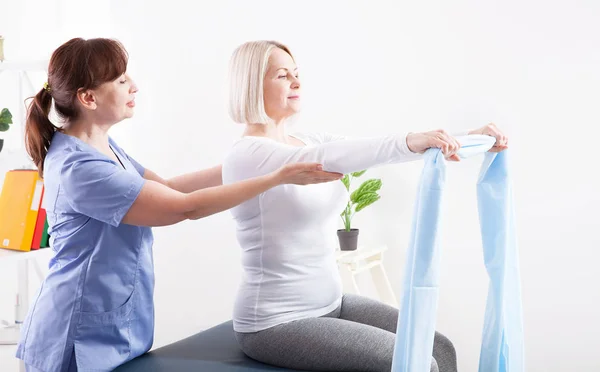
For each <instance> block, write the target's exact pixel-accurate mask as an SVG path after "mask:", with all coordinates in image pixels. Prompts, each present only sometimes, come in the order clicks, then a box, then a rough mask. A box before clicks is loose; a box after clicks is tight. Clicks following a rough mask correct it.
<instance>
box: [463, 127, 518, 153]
mask: <svg viewBox="0 0 600 372" xmlns="http://www.w3.org/2000/svg"><path fill="white" fill-rule="evenodd" d="M469 134H484V135H487V136H491V137H494V138H496V143H495V144H494V147H492V148H491V149H490V152H500V151H502V150H506V149H507V148H508V137H506V136H505V135H504V133H502V131H501V130H500V129H498V127H497V126H496V125H495V124H494V123H490V124H488V125H486V126H483V127H481V128H479V129H475V130H472V131H470V132H469Z"/></svg>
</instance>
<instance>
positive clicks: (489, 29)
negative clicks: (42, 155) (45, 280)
mask: <svg viewBox="0 0 600 372" xmlns="http://www.w3.org/2000/svg"><path fill="white" fill-rule="evenodd" d="M109 9H110V10H109V12H110V18H109V19H110V25H109V26H106V29H105V30H107V31H106V33H107V35H108V36H115V37H118V38H120V39H121V40H122V41H124V42H125V45H126V47H127V48H128V50H129V52H130V55H131V73H132V74H133V77H134V79H136V81H137V83H138V85H139V86H140V93H139V94H138V100H137V102H138V105H137V114H136V117H135V118H134V119H132V120H130V121H129V122H125V123H122V124H121V125H120V128H118V129H117V128H115V129H117V133H118V139H119V140H121V143H122V144H123V145H124V146H125V147H126V148H127V149H129V151H130V153H131V154H132V155H133V156H135V157H136V158H137V159H138V160H139V161H141V162H142V163H143V164H145V165H146V166H147V167H148V168H151V169H153V170H154V171H156V172H157V173H159V174H161V175H162V176H164V177H169V176H174V175H177V174H180V173H183V172H187V171H193V170H196V169H199V168H204V167H208V166H211V165H213V164H215V163H218V162H219V161H220V159H221V158H222V156H223V154H224V153H225V151H226V149H227V147H228V145H229V143H230V142H231V141H232V140H233V139H234V138H235V137H236V136H237V135H238V134H239V132H240V130H241V128H240V127H237V126H235V125H234V124H232V123H231V122H230V120H229V119H228V117H227V115H226V106H225V103H226V90H225V89H226V84H225V82H226V73H227V63H228V59H229V56H230V54H231V52H232V51H233V49H234V48H235V47H236V46H237V45H238V44H240V43H242V42H244V41H246V40H252V39H277V40H280V41H283V42H284V43H287V44H288V45H289V46H290V48H291V49H292V51H293V52H294V54H295V55H296V57H297V61H298V63H299V66H300V71H301V78H302V83H303V90H304V105H305V110H304V112H303V114H302V116H301V120H300V123H299V126H300V127H301V128H306V129H307V130H326V131H329V132H334V133H342V134H348V135H360V136H363V135H364V136H367V135H376V134H386V133H391V132H396V131H400V132H404V131H421V130H428V129H436V128H439V127H442V128H446V129H449V130H452V131H455V130H463V129H466V128H474V127H477V126H480V125H483V124H485V123H487V122H488V121H494V122H496V123H497V124H498V125H500V126H501V127H502V128H503V129H504V130H505V131H506V132H507V134H508V135H509V136H510V143H511V149H510V151H511V159H512V169H513V172H514V177H515V192H516V203H517V218H518V230H519V231H518V233H519V243H520V251H521V256H520V260H521V271H522V282H523V307H524V322H525V331H526V353H527V354H526V355H527V364H528V371H533V372H537V371H540V372H542V371H543V372H547V371H548V372H554V371H557V372H558V371H565V370H571V371H588V370H597V369H600V362H598V361H597V360H596V359H594V358H593V357H592V356H593V355H594V353H595V351H596V350H597V349H598V346H599V342H598V341H597V338H596V337H597V335H598V333H599V332H600V321H599V320H597V314H599V313H600V292H599V291H598V289H597V283H598V282H599V280H600V274H598V270H597V269H596V266H597V264H596V262H597V261H598V260H599V259H600V254H599V253H598V252H597V249H598V248H600V238H598V235H597V234H596V230H598V228H599V227H600V222H599V220H598V218H597V217H596V215H597V213H596V211H597V210H598V209H599V208H600V196H599V195H598V192H597V191H598V189H599V186H600V184H599V181H598V177H597V176H598V170H597V169H598V166H597V165H596V164H595V161H594V158H595V155H596V152H597V151H596V148H597V145H596V144H597V142H598V140H597V138H598V137H599V136H600V129H599V126H598V125H599V124H600V121H599V119H600V113H599V110H598V107H600V106H599V105H598V102H599V101H600V89H599V87H600V72H599V71H600V69H599V68H598V66H600V49H598V47H597V46H598V45H599V42H600V36H599V35H600V25H599V24H598V22H597V19H598V17H599V16H600V6H599V5H598V4H597V3H595V2H592V1H573V2H569V3H568V4H567V3H559V2H548V1H546V2H543V1H528V2H516V1H510V2H507V1H505V2H502V3H500V2H494V3H492V2H485V3H483V2H478V1H474V0H473V1H466V0H462V1H454V2H452V3H451V4H450V3H448V2H442V1H437V2H426V3H423V2H421V3H416V2H410V3H409V2H403V3H399V2H397V1H373V2H368V3H367V2H357V1H354V2H348V1H345V2H342V1H330V2H322V3H319V4H318V5H317V2H311V3H309V4H306V3H300V2H296V3H282V2H277V1H260V2H257V1H254V2H251V3H250V2H243V1H239V2H233V1H221V2H209V3H198V4H194V6H193V7H192V6H191V5H189V4H184V2H183V1H170V2H168V3H164V4H160V3H159V4H150V3H148V2H143V3H142V2H141V1H138V2H131V1H130V2H120V1H112V2H111V3H110V8H109ZM64 21H65V22H69V21H70V20H67V19H65V20H64ZM84 29H85V28H83V27H82V28H80V30H84ZM20 31H21V32H25V30H20ZM0 32H1V30H0ZM70 32H73V30H70ZM356 156H359V155H358V154H357V155H356ZM420 167H421V163H412V164H403V165H399V166H387V167H383V168H379V169H374V170H371V171H369V172H368V173H367V174H366V175H365V177H366V176H378V177H381V178H382V179H383V183H384V187H383V190H382V195H383V199H382V201H380V202H378V203H376V204H375V205H373V206H372V207H370V208H369V209H367V210H365V211H363V212H361V213H359V214H358V215H357V217H356V218H355V224H356V226H358V227H360V229H361V241H362V242H364V243H365V244H387V245H388V246H389V247H390V248H391V251H390V252H389V253H388V255H387V256H386V266H387V268H388V273H389V276H390V278H391V280H392V283H393V286H394V289H395V290H396V292H397V293H398V295H399V294H400V290H401V285H402V283H401V278H402V270H403V258H404V253H405V246H406V243H407V241H408V238H409V236H408V232H409V227H410V221H411V212H412V203H413V199H414V195H415V190H416V186H417V183H418V177H419V171H420ZM478 169H479V162H478V160H477V159H472V160H469V161H466V162H464V163H463V164H460V165H459V164H453V165H452V166H451V172H450V173H449V177H448V178H449V185H448V190H447V198H446V210H447V215H446V216H445V221H444V227H443V234H444V242H445V246H444V259H443V264H442V265H443V267H442V269H443V272H442V281H443V283H442V286H441V292H440V293H441V294H440V311H439V317H438V329H439V330H441V331H442V332H444V333H446V334H447V335H448V336H449V337H450V338H451V339H452V340H453V341H454V343H455V344H456V346H457V349H458V352H459V363H460V368H461V371H475V370H476V366H477V359H478V353H479V347H478V345H479V343H480V335H481V326H482V322H483V311H484V305H485V295H486V291H487V277H486V274H485V270H484V268H483V264H482V255H481V248H480V246H479V235H478V223H477V211H476V204H475V203H476V200H475V194H474V191H475V188H474V183H475V180H476V173H477V172H478ZM233 228H234V226H233V223H232V221H231V218H230V217H229V214H228V213H222V214H220V215H216V216H213V217H210V218H207V219H205V220H202V221H199V222H186V223H182V224H179V225H178V226H173V227H168V228H160V229H155V238H156V244H155V262H156V274H157V282H156V308H157V328H156V346H160V345H162V344H164V343H168V342H171V341H173V340H176V339H179V338H181V337H184V336H185V335H188V334H190V333H192V332H195V331H197V330H199V329H203V328H206V327H210V326H212V325H214V324H216V323H218V322H221V321H224V320H226V319H228V318H230V313H231V308H232V302H233V296H234V294H235V290H236V287H237V284H238V281H239V274H240V269H239V257H240V255H239V249H238V247H237V245H236V242H235V238H234V234H233ZM332 233H334V232H332ZM1 301H4V299H2V300H0V303H2V302H1ZM4 308H5V307H4V306H2V307H0V309H4ZM9 314H10V313H9ZM7 316H9V315H6V316H4V315H3V314H2V313H0V317H7Z"/></svg>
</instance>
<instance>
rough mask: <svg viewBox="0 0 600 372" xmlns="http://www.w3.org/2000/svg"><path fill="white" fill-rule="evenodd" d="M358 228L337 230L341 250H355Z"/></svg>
mask: <svg viewBox="0 0 600 372" xmlns="http://www.w3.org/2000/svg"><path fill="white" fill-rule="evenodd" d="M358 232H359V230H358V229H350V231H346V230H345V229H340V230H338V231H337V235H338V240H339V241H340V249H341V250H342V251H355V250H356V248H357V247H358Z"/></svg>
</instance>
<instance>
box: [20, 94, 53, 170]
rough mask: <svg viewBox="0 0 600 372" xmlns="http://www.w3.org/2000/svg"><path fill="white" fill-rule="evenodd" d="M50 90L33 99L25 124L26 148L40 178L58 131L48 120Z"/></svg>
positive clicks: (50, 100) (50, 98)
mask: <svg viewBox="0 0 600 372" xmlns="http://www.w3.org/2000/svg"><path fill="white" fill-rule="evenodd" d="M48 90H49V88H47V87H44V88H42V90H40V91H39V92H38V94H36V95H35V97H33V101H32V102H31V104H30V106H29V110H28V112H27V120H26V122H25V147H26V149H27V153H28V154H29V156H30V157H31V159H32V160H33V162H34V163H35V165H36V166H37V168H38V172H39V174H40V177H43V174H44V159H45V158H46V154H47V153H48V148H49V147H50V141H51V140H52V136H54V132H56V131H57V130H58V128H57V127H55V126H54V124H52V122H51V121H50V119H49V118H48V115H49V114H50V105H51V104H52V96H51V95H50V92H49V91H48Z"/></svg>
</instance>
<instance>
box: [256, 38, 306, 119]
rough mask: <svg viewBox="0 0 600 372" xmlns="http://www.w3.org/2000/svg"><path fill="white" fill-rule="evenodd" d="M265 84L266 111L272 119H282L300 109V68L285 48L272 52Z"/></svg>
mask: <svg viewBox="0 0 600 372" xmlns="http://www.w3.org/2000/svg"><path fill="white" fill-rule="evenodd" d="M263 85H264V103H265V112H266V113H267V115H268V116H269V117H270V118H271V119H273V120H275V121H280V120H283V119H286V118H288V117H290V116H292V115H293V114H295V113H297V112H299V111H300V80H299V79H298V68H297V66H296V63H295V62H294V59H293V58H292V57H291V56H290V55H289V54H288V53H286V52H285V51H284V50H282V49H279V48H275V49H273V51H272V52H271V55H270V56H269V64H268V67H267V73H266V74H265V78H264V81H263Z"/></svg>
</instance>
